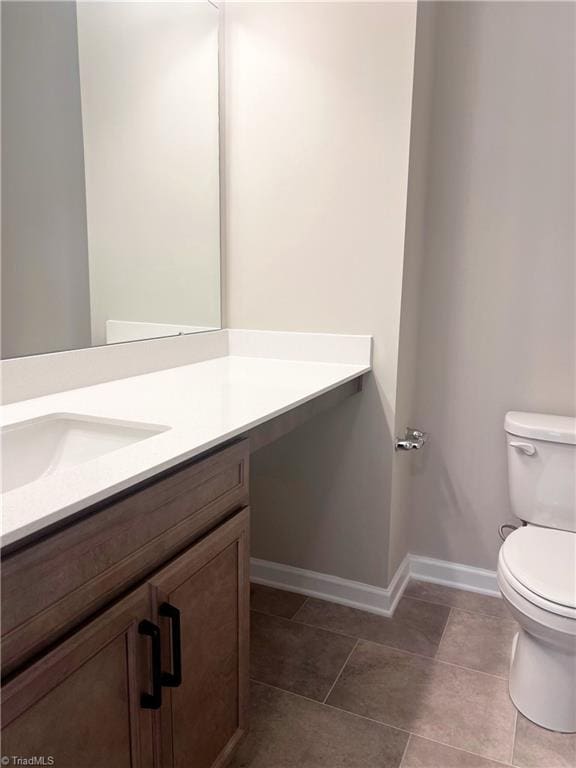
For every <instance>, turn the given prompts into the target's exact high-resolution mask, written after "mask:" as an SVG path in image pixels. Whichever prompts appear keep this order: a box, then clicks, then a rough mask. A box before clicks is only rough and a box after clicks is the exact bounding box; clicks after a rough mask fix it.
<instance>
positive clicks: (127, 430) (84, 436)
mask: <svg viewBox="0 0 576 768" xmlns="http://www.w3.org/2000/svg"><path fill="white" fill-rule="evenodd" d="M167 429H169V427H165V426H158V425H154V424H138V423H135V422H127V421H117V420H115V419H99V418H96V417H94V418H93V417H91V416H79V415H77V414H71V413H51V414H49V415H47V416H41V417H40V418H38V419H29V420H27V421H20V422H17V423H15V424H10V425H8V426H5V427H1V441H2V442H1V456H2V491H3V492H6V491H11V490H13V489H14V488H19V487H20V486H22V485H26V484H27V483H32V482H34V481H35V480H38V479H40V478H41V477H44V476H45V475H51V474H54V473H55V472H62V471H63V470H66V469H69V468H70V467H73V466H75V465H77V464H82V463H84V462H85V461H90V460H91V459H96V458H98V457H99V456H103V455H104V454H106V453H110V452H111V451H117V450H119V449H120V448H125V447H126V446H129V445H132V444H133V443H137V442H139V441H140V440H146V439H147V438H149V437H153V436H154V435H157V434H159V433H160V432H165V431H166V430H167Z"/></svg>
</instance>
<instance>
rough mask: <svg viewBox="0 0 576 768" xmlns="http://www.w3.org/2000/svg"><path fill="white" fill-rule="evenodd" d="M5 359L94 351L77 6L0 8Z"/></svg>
mask: <svg viewBox="0 0 576 768" xmlns="http://www.w3.org/2000/svg"><path fill="white" fill-rule="evenodd" d="M2 134H3V135H2V224H3V228H2V356H3V357H15V356H18V355H30V354H38V353H41V352H50V351H56V350H61V349H73V348H77V347H86V346H89V345H90V298H89V285H88V251H87V234H86V200H85V193H84V157H83V146H82V116H81V110H80V82H79V74H78V43H77V32H76V7H75V4H74V3H63V2H27V3H20V2H15V3H2Z"/></svg>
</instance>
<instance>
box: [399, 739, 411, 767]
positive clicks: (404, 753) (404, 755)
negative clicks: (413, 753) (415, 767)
mask: <svg viewBox="0 0 576 768" xmlns="http://www.w3.org/2000/svg"><path fill="white" fill-rule="evenodd" d="M411 741H412V734H411V733H409V734H408V738H407V739H406V746H405V747H404V752H402V757H401V758H400V762H399V763H398V768H402V763H403V762H404V758H405V757H406V752H408V746H409V744H410V742H411Z"/></svg>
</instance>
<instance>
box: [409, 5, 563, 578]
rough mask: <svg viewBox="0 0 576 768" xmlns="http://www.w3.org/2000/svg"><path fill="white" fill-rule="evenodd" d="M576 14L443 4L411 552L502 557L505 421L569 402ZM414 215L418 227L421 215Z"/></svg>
mask: <svg viewBox="0 0 576 768" xmlns="http://www.w3.org/2000/svg"><path fill="white" fill-rule="evenodd" d="M575 10H576V6H574V4H572V3H548V2H543V3H498V2H496V3H487V2H483V3H445V4H438V8H437V18H436V24H435V29H436V45H435V47H434V50H435V62H434V73H433V97H432V99H431V107H432V111H431V116H430V120H431V130H430V143H429V175H428V189H427V200H428V203H427V214H426V215H427V221H426V229H425V237H424V242H423V244H422V256H423V270H424V271H423V275H422V290H421V298H420V304H421V315H420V335H419V369H418V387H417V392H416V403H415V412H414V420H415V422H416V423H417V424H418V425H420V426H422V427H423V428H424V429H427V430H429V431H430V433H431V436H432V442H431V443H430V445H429V446H428V448H427V449H426V450H425V451H424V452H422V453H421V455H419V456H417V457H414V458H413V459H412V463H413V476H412V488H413V496H412V507H413V508H412V516H411V518H410V529H411V535H410V542H409V546H410V549H411V550H412V551H413V552H416V553H419V554H424V555H429V556H432V557H438V558H441V559H446V560H453V561H457V562H463V563H467V564H470V565H477V566H483V567H487V568H494V567H495V565H496V557H497V551H498V545H499V540H498V535H497V528H498V525H499V524H500V523H501V522H504V521H507V520H510V519H511V513H510V510H509V503H508V497H507V478H506V455H505V450H504V435H503V418H504V414H505V412H506V411H507V410H509V409H515V410H527V411H541V412H544V413H559V414H574V413H575V396H576V380H575V353H576V338H575V332H576V331H575V328H576V317H575V303H576V300H575V277H576V276H575V239H574V211H575V210H576V208H575V202H576V201H575V196H574V188H575V176H574V174H575V168H576V166H575V152H574V136H575V135H576V126H575V123H574V115H575V93H576V81H575V77H576V75H575V72H576V68H575V60H574V51H575V49H576V46H575V39H574V38H575V34H574V30H575V21H576V20H575ZM412 215H413V211H412V209H410V212H409V225H410V223H411V221H412V219H411V217H412Z"/></svg>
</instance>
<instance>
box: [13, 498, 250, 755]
mask: <svg viewBox="0 0 576 768" xmlns="http://www.w3.org/2000/svg"><path fill="white" fill-rule="evenodd" d="M248 531H249V510H248V507H246V506H244V507H242V508H240V509H237V510H236V511H233V512H231V513H230V514H229V515H228V516H227V517H226V518H225V519H224V521H220V522H218V523H217V524H216V525H215V526H214V527H213V528H212V529H211V530H209V531H208V532H206V533H204V534H203V535H202V536H201V537H200V538H197V539H196V540H195V541H194V542H193V543H192V544H190V545H189V546H187V547H186V548H184V549H183V550H181V551H180V552H179V553H178V554H177V555H176V556H174V557H172V558H169V559H168V560H167V561H166V560H164V561H163V563H162V564H161V565H159V567H158V568H156V569H155V570H154V571H153V572H152V573H150V574H149V575H148V576H147V578H145V579H144V580H142V581H141V582H140V583H139V584H138V585H136V586H134V587H132V588H130V589H129V590H128V591H127V592H126V593H125V594H124V595H122V596H121V597H119V598H116V599H115V600H114V601H113V602H111V603H110V604H108V605H107V606H105V607H104V608H102V609H101V610H100V611H98V612H97V613H96V614H94V615H93V616H92V617H90V618H89V619H88V620H87V621H83V622H82V623H81V624H80V626H79V627H78V628H77V629H76V630H75V631H73V632H69V633H67V634H66V635H65V636H63V637H61V638H60V639H59V640H58V641H57V642H55V643H53V644H52V645H51V646H50V647H49V648H47V649H46V650H45V652H44V653H43V654H40V655H39V656H37V657H36V658H34V659H33V660H31V661H29V662H28V663H26V664H24V665H23V666H22V667H21V668H20V669H18V670H17V671H16V672H14V673H12V674H11V675H10V676H9V678H8V679H7V680H6V683H5V685H4V686H3V690H2V753H3V754H4V755H6V754H8V755H19V756H22V757H30V756H34V755H36V756H44V757H45V758H48V757H53V758H54V765H55V766H57V768H124V766H126V768H157V767H160V768H172V767H174V768H184V766H185V767H186V768H220V766H225V765H226V763H227V762H228V761H229V758H230V756H231V755H232V753H233V750H234V748H235V746H236V745H237V744H238V742H239V740H240V739H241V737H242V735H243V733H244V731H245V729H246V704H247V689H248V638H249V626H248V622H249V605H248V600H249V574H248V568H249V545H248ZM160 551H162V550H160ZM111 567H113V566H111ZM46 609H47V610H51V609H50V606H47V607H46Z"/></svg>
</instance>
